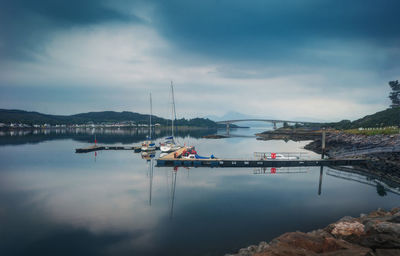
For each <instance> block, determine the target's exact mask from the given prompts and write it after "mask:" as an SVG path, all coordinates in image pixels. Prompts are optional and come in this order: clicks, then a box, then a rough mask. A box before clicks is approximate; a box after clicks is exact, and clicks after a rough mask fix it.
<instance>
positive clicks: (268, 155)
mask: <svg viewBox="0 0 400 256" xmlns="http://www.w3.org/2000/svg"><path fill="white" fill-rule="evenodd" d="M254 158H255V159H258V160H274V159H277V160H296V159H298V160H300V159H308V158H309V156H308V153H307V152H254Z"/></svg>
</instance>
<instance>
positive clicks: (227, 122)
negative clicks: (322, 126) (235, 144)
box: [216, 118, 317, 134]
mask: <svg viewBox="0 0 400 256" xmlns="http://www.w3.org/2000/svg"><path fill="white" fill-rule="evenodd" d="M238 122H266V123H272V124H274V129H276V124H277V123H288V124H317V123H316V122H309V121H293V120H279V119H259V118H249V119H235V120H224V121H218V122H216V123H217V124H225V125H226V131H227V133H228V134H229V126H230V124H233V123H238Z"/></svg>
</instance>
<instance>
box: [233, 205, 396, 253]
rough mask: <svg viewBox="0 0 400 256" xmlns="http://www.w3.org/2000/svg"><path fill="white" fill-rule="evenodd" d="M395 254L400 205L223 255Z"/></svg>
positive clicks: (346, 218) (289, 234) (347, 217)
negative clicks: (399, 206)
mask: <svg viewBox="0 0 400 256" xmlns="http://www.w3.org/2000/svg"><path fill="white" fill-rule="evenodd" d="M298 255H300V256H316V255H320V256H334V255H337V256H339V255H340V256H354V255H356V256H358V255H359V256H384V255H385V256H395V255H396V256H399V255H400V208H394V209H392V210H390V211H385V210H382V209H378V210H377V211H374V212H371V213H369V214H361V215H360V217H358V218H353V217H349V216H346V217H343V218H342V219H340V220H338V221H337V222H335V223H332V224H330V225H328V226H327V227H325V228H324V229H318V230H314V231H311V232H308V233H303V232H299V231H297V232H291V233H285V234H283V235H281V236H280V237H278V238H275V239H273V240H272V241H271V242H269V243H267V242H261V243H260V244H258V245H251V246H249V247H247V248H243V249H240V250H239V252H238V253H236V254H226V256H298Z"/></svg>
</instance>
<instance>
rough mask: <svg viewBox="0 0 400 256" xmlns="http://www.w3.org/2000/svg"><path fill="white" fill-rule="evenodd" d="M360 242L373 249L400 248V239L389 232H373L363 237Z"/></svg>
mask: <svg viewBox="0 0 400 256" xmlns="http://www.w3.org/2000/svg"><path fill="white" fill-rule="evenodd" d="M359 244H360V245H361V246H364V247H368V248H371V249H377V248H379V249H383V248H387V249H393V248H400V239H398V238H395V237H393V236H390V235H387V234H372V235H368V236H365V237H363V238H361V240H360V242H359Z"/></svg>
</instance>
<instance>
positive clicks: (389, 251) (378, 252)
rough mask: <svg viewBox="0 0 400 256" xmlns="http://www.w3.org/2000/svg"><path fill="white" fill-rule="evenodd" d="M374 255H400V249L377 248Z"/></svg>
mask: <svg viewBox="0 0 400 256" xmlns="http://www.w3.org/2000/svg"><path fill="white" fill-rule="evenodd" d="M371 255H374V256H399V255H400V249H377V250H376V251H375V253H374V254H371Z"/></svg>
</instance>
